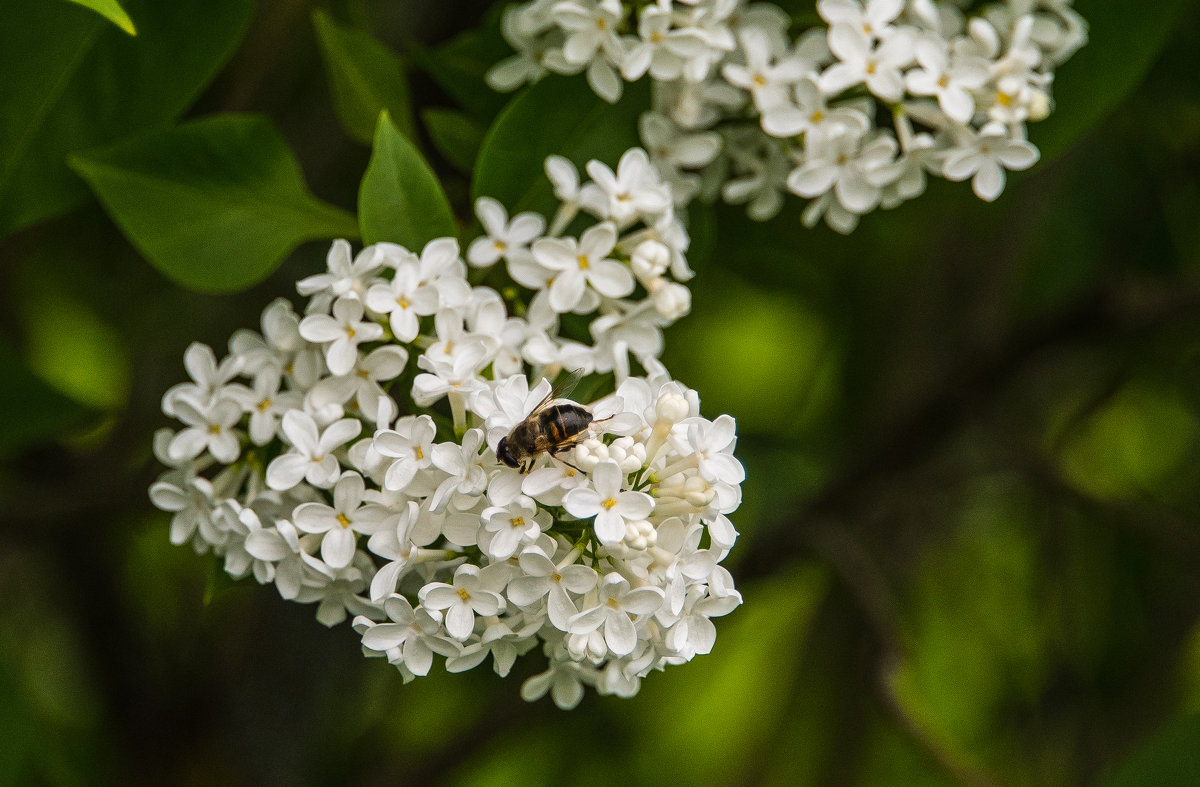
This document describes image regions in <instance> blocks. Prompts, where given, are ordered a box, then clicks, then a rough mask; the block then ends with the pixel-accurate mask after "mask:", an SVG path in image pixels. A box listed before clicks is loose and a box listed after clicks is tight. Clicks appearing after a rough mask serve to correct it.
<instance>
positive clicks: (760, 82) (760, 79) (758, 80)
mask: <svg viewBox="0 0 1200 787" xmlns="http://www.w3.org/2000/svg"><path fill="white" fill-rule="evenodd" d="M750 81H751V82H753V83H754V86H755V87H766V86H767V78H766V77H765V76H763V75H762V74H755V75H754V76H753V77H751V78H750Z"/></svg>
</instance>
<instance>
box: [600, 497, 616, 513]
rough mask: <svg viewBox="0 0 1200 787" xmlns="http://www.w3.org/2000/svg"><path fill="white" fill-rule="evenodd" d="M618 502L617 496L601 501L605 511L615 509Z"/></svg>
mask: <svg viewBox="0 0 1200 787" xmlns="http://www.w3.org/2000/svg"><path fill="white" fill-rule="evenodd" d="M616 504H617V499H616V498H615V497H610V498H609V499H607V500H605V501H604V502H603V503H601V504H600V507H601V508H603V509H604V510H605V511H611V510H612V509H613V506H615V505H616Z"/></svg>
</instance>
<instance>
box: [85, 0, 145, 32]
mask: <svg viewBox="0 0 1200 787" xmlns="http://www.w3.org/2000/svg"><path fill="white" fill-rule="evenodd" d="M71 2H72V3H78V4H79V5H81V6H83V7H84V8H90V9H92V10H93V11H95V12H96V13H97V14H100V16H102V17H104V18H105V19H107V20H108V21H110V22H112V23H113V24H114V25H116V26H117V27H119V28H121V29H122V30H124V31H125V32H126V33H128V34H129V35H131V36H135V35H137V28H135V27H134V26H133V20H132V19H130V18H129V14H127V13H125V9H124V8H122V7H121V4H120V3H118V2H117V0H71Z"/></svg>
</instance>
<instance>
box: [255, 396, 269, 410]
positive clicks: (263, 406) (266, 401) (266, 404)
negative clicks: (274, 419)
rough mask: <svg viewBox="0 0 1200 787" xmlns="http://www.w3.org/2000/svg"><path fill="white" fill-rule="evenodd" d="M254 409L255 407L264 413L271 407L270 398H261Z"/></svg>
mask: <svg viewBox="0 0 1200 787" xmlns="http://www.w3.org/2000/svg"><path fill="white" fill-rule="evenodd" d="M256 409H257V410H258V411H259V412H260V413H265V412H266V411H267V410H270V409H271V400H270V398H266V399H263V400H262V401H261V402H259V403H258V406H257V408H256Z"/></svg>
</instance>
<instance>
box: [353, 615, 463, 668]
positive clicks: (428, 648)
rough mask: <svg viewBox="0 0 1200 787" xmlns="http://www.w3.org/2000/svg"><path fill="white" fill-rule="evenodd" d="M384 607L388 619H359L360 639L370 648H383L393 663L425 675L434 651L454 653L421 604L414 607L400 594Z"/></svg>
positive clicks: (379, 649)
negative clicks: (376, 621) (379, 621)
mask: <svg viewBox="0 0 1200 787" xmlns="http://www.w3.org/2000/svg"><path fill="white" fill-rule="evenodd" d="M383 610H384V612H385V613H387V616H388V619H389V620H390V621H391V623H374V622H373V621H370V620H365V619H364V620H362V625H363V626H365V627H366V629H365V630H364V631H363V635H362V643H363V647H365V648H368V649H370V650H376V651H383V652H386V653H387V654H388V661H389V662H391V663H392V664H394V665H397V666H400V665H403V666H404V667H405V668H406V669H408V670H409V672H411V673H412V674H414V675H428V674H429V668H430V667H432V666H433V654H434V653H439V654H441V655H443V656H452V655H454V654H455V653H457V651H458V649H457V648H456V647H454V646H453V645H451V644H450V643H448V642H445V641H444V640H443V639H442V638H441V637H439V636H437V632H438V631H439V630H441V625H439V623H438V621H437V620H436V619H435V618H433V617H432V616H431V615H430V614H429V612H427V611H426V610H424V609H422V608H421V607H417V608H416V609H413V606H412V604H410V603H408V599H406V598H404V597H403V596H392V597H391V598H389V599H388V600H387V601H385V602H383ZM355 623H356V624H358V623H359V621H357V620H356V621H355Z"/></svg>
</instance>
